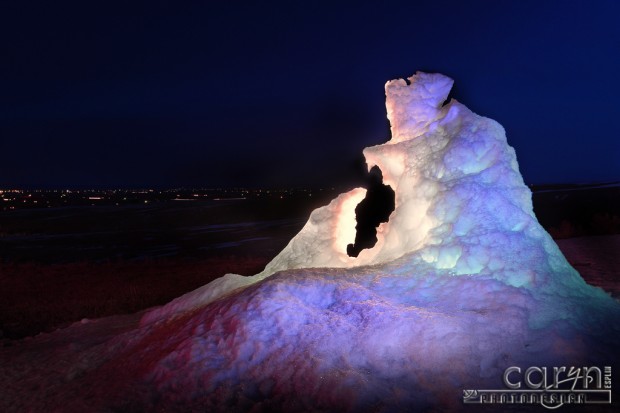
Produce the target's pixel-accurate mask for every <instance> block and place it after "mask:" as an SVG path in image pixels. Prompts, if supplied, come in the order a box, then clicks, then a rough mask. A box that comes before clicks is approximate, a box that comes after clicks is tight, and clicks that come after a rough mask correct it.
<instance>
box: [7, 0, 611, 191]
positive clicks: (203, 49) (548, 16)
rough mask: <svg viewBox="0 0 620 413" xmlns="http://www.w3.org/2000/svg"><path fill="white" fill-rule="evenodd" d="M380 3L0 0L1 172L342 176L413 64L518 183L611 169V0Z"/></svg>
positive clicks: (316, 183) (115, 176)
mask: <svg viewBox="0 0 620 413" xmlns="http://www.w3.org/2000/svg"><path fill="white" fill-rule="evenodd" d="M336 3H337V4H336ZM372 3H377V4H378V3H383V2H368V4H366V3H365V2H360V1H356V2H348V3H347V2H335V1H333V2H316V1H308V2H297V1H287V2H280V3H278V4H274V3H269V2H258V1H256V2H247V4H242V2H237V1H217V2H216V1H200V2H198V1H196V2H189V1H176V2H174V1H148V2H139V1H125V2H111V1H80V2H63V1H60V2H55V1H39V2H32V1H13V2H2V5H1V6H0V36H1V40H0V156H1V158H0V187H2V188H7V187H11V188H18V187H21V188H76V187H83V188H84V187H99V188H101V187H125V188H131V187H179V186H199V187H218V186H245V187H307V186H312V187H331V186H336V187H338V186H347V185H352V184H353V183H355V182H357V181H358V180H359V179H361V178H360V177H361V175H362V172H361V171H362V165H363V163H362V157H361V150H362V149H363V148H364V147H366V146H370V145H376V144H380V143H383V142H385V141H386V140H387V139H388V138H389V129H388V123H387V120H386V116H385V107H384V90H383V86H384V84H385V82H386V81H387V80H389V79H393V78H397V77H407V76H410V75H411V74H413V73H414V72H415V71H417V70H422V71H438V72H441V73H444V74H446V75H448V76H450V77H452V78H453V79H455V89H454V90H453V94H452V95H453V97H455V98H456V99H457V100H459V101H461V102H463V103H464V104H465V105H467V106H468V107H470V109H472V110H473V111H474V112H476V113H478V114H481V115H484V116H488V117H491V118H493V119H495V120H497V121H499V122H500V123H501V124H502V125H503V126H504V127H505V129H506V131H507V135H508V141H509V143H510V144H511V145H512V146H513V147H514V148H515V149H516V151H517V157H518V160H519V163H520V168H521V172H522V173H523V175H524V178H525V181H526V183H528V184H540V183H585V182H601V181H613V180H620V161H619V159H620V122H619V120H620V105H619V104H618V103H617V99H618V96H620V78H619V76H620V24H619V18H620V2H619V1H617V0H601V1H597V0H592V1H585V0H584V1H566V0H563V1H540V0H514V1H500V0H487V1H462V0H459V1H435V0H433V1H431V0H427V1H426V2H419V1H407V2H402V3H390V4H387V3H386V4H384V5H381V6H378V5H376V4H375V5H371V4H372ZM270 4H271V5H270Z"/></svg>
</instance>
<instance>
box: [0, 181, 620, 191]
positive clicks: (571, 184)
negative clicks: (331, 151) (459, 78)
mask: <svg viewBox="0 0 620 413" xmlns="http://www.w3.org/2000/svg"><path fill="white" fill-rule="evenodd" d="M617 184H620V179H619V180H605V181H590V182H543V183H527V182H526V183H525V185H526V186H527V187H529V188H539V189H542V188H549V187H553V188H563V187H567V188H574V187H590V186H606V185H617ZM355 186H362V185H361V182H358V183H357V184H356V183H350V184H342V183H340V184H337V185H331V186H330V185H299V186H286V187H283V186H274V185H265V186H256V185H248V186H242V185H218V186H202V185H170V186H168V185H165V186H163V185H162V186H160V185H150V186H149V185H144V186H123V185H120V186H110V185H93V186H76V185H67V186H47V185H45V186H30V185H23V186H8V185H0V191H67V190H69V191H145V190H146V191H148V190H152V191H175V190H202V191H215V190H218V191H219V190H251V191H255V190H270V191H280V190H295V191H299V190H315V191H316V190H347V188H349V189H351V188H353V187H355Z"/></svg>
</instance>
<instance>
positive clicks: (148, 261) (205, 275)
mask: <svg viewBox="0 0 620 413" xmlns="http://www.w3.org/2000/svg"><path fill="white" fill-rule="evenodd" d="M335 195H336V194H335V193H329V192H325V193H322V194H319V196H316V194H315V196H314V197H310V196H308V197H305V198H300V197H291V198H283V199H264V200H260V199H254V200H226V201H214V200H204V201H193V202H174V201H168V202H159V203H155V204H146V205H139V204H138V205H126V206H114V205H108V206H75V207H71V206H66V207H58V208H45V209H25V210H13V211H0V338H4V339H9V340H10V339H16V338H21V337H25V336H29V335H34V334H37V333H39V332H47V331H52V330H54V329H57V328H61V327H63V326H66V325H68V324H70V323H72V322H75V321H77V320H80V319H83V318H98V317H103V316H108V315H113V314H126V313H132V312H136V311H139V310H142V309H145V308H148V307H152V306H156V305H161V304H164V303H166V302H168V301H170V300H171V299H173V298H175V297H178V296H180V295H182V294H184V293H186V292H189V291H192V290H194V289H195V288H197V287H200V286H202V285H204V284H206V283H208V282H209V281H211V280H213V279H215V278H217V277H220V276H222V275H224V274H226V273H237V274H243V275H251V274H255V273H257V272H259V271H260V270H262V269H263V267H264V266H265V264H267V263H268V262H269V261H270V260H271V259H272V258H273V257H274V256H275V255H276V254H277V253H278V252H279V251H280V250H281V249H282V248H284V247H285V246H286V244H287V243H288V241H289V240H290V239H291V238H292V237H293V236H294V235H295V234H296V233H297V232H298V231H299V230H300V229H301V228H302V226H303V225H304V223H305V222H306V220H307V218H308V216H309V214H310V212H311V211H312V210H313V209H314V208H316V207H318V206H321V205H324V204H327V203H328V202H329V201H330V200H331V199H332V198H333V197H334V196H335ZM533 199H534V208H535V211H536V214H537V216H538V218H539V220H540V222H541V223H542V224H543V226H544V227H545V228H546V229H547V230H548V231H549V233H550V234H551V235H552V236H553V237H554V238H555V239H556V240H558V245H559V246H560V248H561V249H562V251H563V252H564V254H565V255H566V257H567V259H568V260H569V262H571V264H572V265H573V266H574V267H575V268H576V269H577V270H578V271H579V272H580V273H581V274H582V276H583V277H584V278H585V279H586V280H587V281H588V282H589V283H590V284H593V285H597V286H600V287H602V288H604V289H605V290H606V291H608V292H609V293H610V294H612V295H613V296H614V297H616V298H618V297H620V235H618V234H620V187H618V186H605V187H597V188H592V187H574V188H541V189H540V190H538V191H536V192H535V193H534V197H533ZM5 343H6V344H8V343H10V341H7V340H5Z"/></svg>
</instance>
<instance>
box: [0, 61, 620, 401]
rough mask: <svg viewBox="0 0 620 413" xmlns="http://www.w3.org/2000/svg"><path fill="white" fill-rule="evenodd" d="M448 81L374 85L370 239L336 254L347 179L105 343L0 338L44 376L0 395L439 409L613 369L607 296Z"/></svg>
mask: <svg viewBox="0 0 620 413" xmlns="http://www.w3.org/2000/svg"><path fill="white" fill-rule="evenodd" d="M451 86H452V80H451V79H449V78H448V77H446V76H443V75H440V74H426V73H417V74H416V75H414V76H412V77H410V78H409V79H408V80H407V81H405V80H394V81H391V82H388V83H387V84H386V95H387V113H388V117H389V119H390V122H391V125H392V139H391V140H390V141H389V142H387V143H385V144H383V145H378V146H374V147H371V148H366V149H365V150H364V155H365V157H366V160H367V163H368V166H369V167H372V166H374V165H376V166H378V167H379V168H380V169H381V171H382V174H383V178H384V179H383V180H384V183H385V184H388V185H390V187H391V188H392V189H393V190H394V191H395V208H394V211H393V213H392V214H391V216H390V218H389V220H388V222H386V223H383V224H381V225H380V226H379V228H378V235H377V238H378V242H377V243H376V245H375V246H374V247H373V248H370V249H366V250H362V252H361V253H360V254H359V256H358V257H356V258H354V257H350V256H348V255H347V253H346V247H347V245H348V244H350V243H351V242H353V240H354V238H355V208H356V205H358V204H359V203H360V202H361V201H362V199H364V197H365V195H366V191H365V189H363V188H356V189H353V190H352V191H350V192H348V193H346V194H342V195H340V196H339V197H337V198H336V199H334V200H333V201H332V202H331V203H330V204H329V205H327V206H325V207H322V208H319V209H317V210H315V211H314V212H313V213H312V214H311V216H310V219H309V220H308V223H307V224H306V225H305V226H304V228H303V229H302V230H301V231H300V232H299V234H298V235H297V236H295V237H294V238H293V239H292V240H291V242H290V243H289V244H288V246H287V247H286V248H285V249H284V250H283V251H282V252H281V253H280V254H279V255H278V256H276V257H275V258H274V260H273V261H272V262H271V263H269V265H267V267H266V268H265V270H264V271H263V272H262V273H260V274H258V275H256V276H254V277H241V276H238V275H234V274H228V275H227V276H225V277H223V278H221V279H218V280H216V281H214V282H213V283H210V284H208V285H206V286H204V287H202V288H200V289H198V290H196V291H194V292H192V293H189V294H186V295H185V296H183V297H179V298H178V299H176V300H173V301H172V302H171V303H169V304H168V305H166V306H164V307H162V308H158V309H153V310H150V311H149V312H147V313H146V314H144V316H143V317H142V319H141V322H140V326H135V327H131V328H130V329H128V330H126V331H125V332H124V333H123V334H121V335H118V336H116V337H114V338H112V339H109V338H106V339H105V340H103V339H102V338H100V337H105V335H104V334H102V333H101V332H99V331H98V330H97V329H96V326H91V325H89V324H86V325H74V326H72V327H70V328H68V329H65V330H62V331H60V332H58V333H56V334H55V335H52V338H51V339H47V338H45V337H43V338H37V339H35V340H34V341H33V342H31V343H29V344H28V348H25V349H22V348H20V349H19V351H17V350H16V351H14V352H13V353H11V354H10V355H11V357H13V358H14V359H15V360H16V361H15V365H17V366H19V368H20V369H21V370H20V371H19V372H13V371H10V372H8V373H6V372H5V373H3V372H2V369H3V368H6V367H3V366H0V377H22V376H23V371H24V369H26V368H30V369H32V370H33V371H34V372H35V373H33V374H37V375H39V376H40V377H41V378H40V379H39V385H38V387H37V388H38V389H47V390H46V391H39V392H38V394H40V395H41V396H38V397H32V396H30V397H28V398H20V397H19V395H20V394H23V393H27V392H29V391H30V389H32V388H33V385H32V381H31V380H20V379H15V380H12V381H11V383H10V388H11V390H12V392H9V395H8V396H7V397H6V398H3V399H2V400H0V407H2V406H5V407H6V406H8V408H10V409H11V410H13V411H36V412H38V411H41V412H43V411H50V410H56V411H60V410H65V411H158V410H161V411H163V410H165V411H216V412H236V411H238V412H245V411H252V412H269V411H283V412H299V411H325V412H336V411H338V412H342V411H349V412H379V411H382V412H383V411H394V412H400V411H403V412H405V411H454V410H460V409H462V408H463V407H464V405H463V390H465V389H477V388H503V387H502V373H503V372H504V371H505V369H506V368H507V367H509V366H521V367H523V368H527V367H528V366H592V365H601V366H603V365H606V366H617V363H618V353H617V348H619V347H620V338H619V334H620V305H619V304H618V303H617V302H615V301H614V300H613V299H612V298H611V297H610V296H609V295H608V294H606V293H605V292H604V291H602V290H601V289H599V288H594V287H591V286H589V285H588V284H586V283H585V282H584V281H583V279H582V278H581V277H580V276H579V274H578V273H577V272H576V271H575V270H574V269H573V268H572V267H571V266H570V265H569V264H568V262H567V261H566V260H565V258H564V257H563V255H562V254H561V253H560V251H559V249H558V248H557V246H556V245H555V243H554V242H553V240H552V239H551V238H550V237H549V235H548V234H547V233H546V232H545V231H544V230H543V229H542V228H541V227H540V225H539V224H538V222H537V220H536V217H535V216H534V214H533V211H532V204H531V194H530V191H529V190H528V188H527V187H526V186H525V185H524V183H523V180H522V178H521V175H520V173H519V170H518V165H517V161H516V158H515V153H514V150H513V149H512V148H511V147H510V146H508V144H507V142H506V137H505V134H504V130H503V128H502V127H501V126H500V125H499V124H498V123H497V122H495V121H493V120H490V119H487V118H484V117H481V116H478V115H476V114H474V113H472V112H471V111H470V110H468V109H467V108H466V107H465V106H463V105H462V104H460V103H459V102H456V101H454V100H452V101H450V102H449V103H447V104H446V105H443V106H442V103H443V102H444V101H445V100H446V98H447V96H448V93H449V91H450V88H451ZM101 325H105V323H104V322H102V324H101ZM65 343H70V345H69V346H68V347H62V346H66V344H65ZM50 346H51V347H50ZM33 348H34V349H37V348H46V349H47V348H51V349H52V350H48V351H49V356H48V357H47V358H44V359H42V357H41V356H40V353H36V351H35V350H31V349H33ZM59 355H63V357H59ZM67 358H69V359H70V360H73V361H74V362H73V363H67V362H65V361H64V360H66V359H67ZM33 360H36V361H33ZM615 368H616V367H614V369H615ZM58 376H60V377H61V378H62V379H61V380H58V379H57V378H58ZM5 384H6V383H5ZM13 395H15V396H13ZM597 407H599V406H597ZM484 410H487V409H484ZM502 410H503V409H502V406H499V411H502Z"/></svg>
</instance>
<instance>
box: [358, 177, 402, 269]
mask: <svg viewBox="0 0 620 413" xmlns="http://www.w3.org/2000/svg"><path fill="white" fill-rule="evenodd" d="M394 207H395V195H394V190H393V189H392V188H391V187H390V186H389V185H384V184H383V174H382V173H381V169H379V167H377V166H373V167H372V168H371V169H370V171H369V173H368V188H367V192H366V197H365V198H364V199H363V200H362V202H360V203H359V204H358V205H357V206H356V207H355V220H356V221H357V225H356V226H355V231H356V232H355V242H354V243H353V244H349V245H347V255H349V257H357V256H358V255H359V253H360V252H361V251H362V250H363V249H370V248H372V247H374V246H375V244H376V243H377V227H378V226H379V224H381V223H382V222H388V220H389V218H390V214H391V213H392V212H393V211H394Z"/></svg>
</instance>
